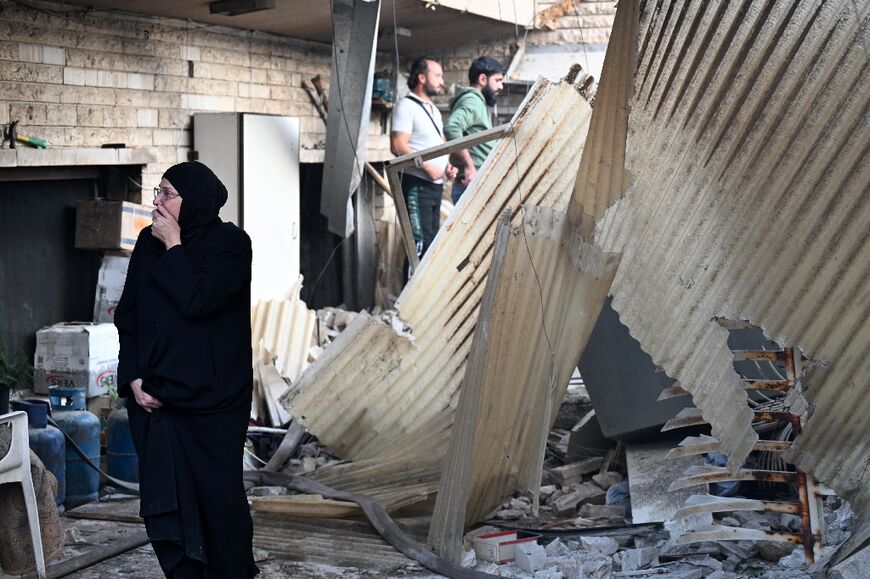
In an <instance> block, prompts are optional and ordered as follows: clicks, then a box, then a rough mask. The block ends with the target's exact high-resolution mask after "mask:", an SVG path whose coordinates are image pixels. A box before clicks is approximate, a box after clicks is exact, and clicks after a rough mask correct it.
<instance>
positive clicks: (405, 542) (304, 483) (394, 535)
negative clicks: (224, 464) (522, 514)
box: [244, 471, 495, 579]
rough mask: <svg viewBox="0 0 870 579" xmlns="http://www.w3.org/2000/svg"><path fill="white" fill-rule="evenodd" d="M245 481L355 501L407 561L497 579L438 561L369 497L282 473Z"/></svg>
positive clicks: (252, 475)
mask: <svg viewBox="0 0 870 579" xmlns="http://www.w3.org/2000/svg"><path fill="white" fill-rule="evenodd" d="M244 479H245V480H246V481H249V482H254V483H255V484H259V485H269V486H276V485H281V486H286V487H287V488H289V489H293V490H297V491H300V492H304V493H316V494H320V495H322V496H323V497H325V498H331V499H337V500H346V501H353V502H355V503H357V504H358V505H359V506H360V508H361V509H362V510H363V512H364V513H365V515H366V517H367V518H368V519H369V521H370V522H371V524H372V526H373V527H374V528H375V530H376V531H377V532H378V534H380V535H381V536H382V537H383V538H384V539H385V540H386V541H387V542H388V543H389V544H390V545H392V546H393V547H395V548H396V549H397V550H399V551H401V552H402V553H404V554H405V555H406V556H407V557H410V558H411V559H414V560H415V561H417V562H419V563H420V564H421V565H423V566H424V567H426V568H427V569H430V570H432V571H435V572H436V573H440V574H442V575H446V576H447V577H452V578H454V579H485V578H491V577H495V576H494V575H490V574H489V573H482V572H480V571H473V570H470V569H465V568H463V567H461V566H458V565H453V564H451V563H449V562H448V561H445V560H444V559H443V558H441V557H438V556H437V555H435V554H434V553H432V552H431V551H429V549H427V548H426V546H425V545H422V544H420V543H418V542H417V541H415V540H414V539H413V538H411V537H410V536H408V535H407V533H405V532H404V531H403V530H402V529H401V528H400V527H399V526H398V525H397V524H396V522H395V521H394V520H393V519H392V518H390V515H389V514H387V512H386V510H384V508H383V506H381V505H380V504H379V503H378V502H377V501H375V500H373V499H371V498H369V497H367V496H364V495H360V494H355V493H348V492H343V491H338V490H335V489H332V488H329V487H327V486H326V485H323V484H320V483H318V482H315V481H312V480H309V479H306V478H303V477H292V476H289V475H285V474H280V473H265V472H262V471H248V472H246V473H244Z"/></svg>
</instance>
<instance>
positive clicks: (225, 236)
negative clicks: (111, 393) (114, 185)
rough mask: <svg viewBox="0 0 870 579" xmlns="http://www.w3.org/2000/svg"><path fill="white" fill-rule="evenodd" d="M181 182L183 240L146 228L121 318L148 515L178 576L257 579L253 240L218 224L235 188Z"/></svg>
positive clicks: (152, 534)
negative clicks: (251, 469) (247, 458)
mask: <svg viewBox="0 0 870 579" xmlns="http://www.w3.org/2000/svg"><path fill="white" fill-rule="evenodd" d="M185 165H192V164H190V163H188V164H185ZM197 165H199V164H197ZM202 167H204V166H202ZM194 169H196V170H197V171H196V172H197V173H198V172H199V168H198V167H194ZM206 170H207V169H206ZM170 171H171V169H170ZM208 173H209V174H211V175H212V176H213V173H211V171H208ZM167 175H169V172H167ZM197 176H200V177H201V175H197ZM167 178H169V177H167ZM176 180H177V181H178V182H182V181H183V179H182V178H181V177H179V176H178V175H176ZM214 180H215V181H217V178H216V177H215V178H214ZM170 182H172V183H173V185H174V186H175V187H176V189H178V190H179V191H180V192H181V193H182V197H183V201H182V208H181V215H180V219H179V224H180V225H181V230H182V244H181V245H178V246H175V247H173V248H171V249H170V250H168V251H167V250H166V249H165V247H164V244H163V243H162V242H160V241H159V240H158V239H156V238H155V237H154V236H153V235H152V234H151V228H150V227H149V228H146V229H144V230H143V231H142V233H141V234H140V236H139V239H138V240H137V243H136V247H135V249H134V250H133V255H132V257H131V260H130V266H129V269H128V273H127V281H126V284H125V286H124V293H123V295H122V297H121V301H120V302H119V304H118V308H117V310H116V312H115V325H116V326H117V327H118V331H119V335H120V340H121V352H120V357H119V364H118V383H119V384H120V385H121V386H120V389H119V393H120V394H121V395H122V396H127V397H129V398H130V399H129V400H128V405H127V406H128V412H129V417H130V428H131V431H132V434H133V441H134V445H135V447H136V452H137V454H138V455H139V474H140V487H141V507H140V514H141V516H142V517H143V518H144V519H145V524H146V529H147V531H148V536H149V538H150V539H151V541H152V544H153V545H154V549H155V552H156V554H157V557H158V559H159V560H160V564H161V567H162V568H163V571H164V573H165V574H166V575H167V576H168V577H176V576H177V577H182V576H206V577H210V578H211V577H227V578H233V579H238V578H245V577H253V576H254V575H256V574H257V573H258V569H257V567H256V565H255V564H254V560H253V555H252V548H251V542H252V536H253V527H252V524H251V516H250V511H249V509H248V503H247V499H246V497H245V491H244V486H243V483H242V452H243V447H244V441H245V432H246V430H247V424H248V417H249V415H250V408H251V391H252V385H253V376H252V369H251V329H250V281H251V242H250V238H249V237H248V236H247V234H245V233H244V232H243V231H241V230H240V229H238V228H237V227H236V226H234V225H232V224H229V223H223V222H221V221H220V220H219V219H218V218H217V209H219V207H220V205H222V204H223V202H224V201H225V199H226V196H225V189H224V190H223V192H222V193H223V195H219V194H218V193H215V192H213V191H211V190H210V187H205V188H203V187H202V186H199V187H198V188H197V187H188V189H189V190H188V191H184V190H182V189H181V188H180V187H179V185H178V184H176V183H175V182H173V181H172V179H170ZM217 184H218V185H220V182H219V181H217ZM220 187H221V188H222V187H223V186H222V185H220ZM203 189H204V190H203ZM195 194H196V195H201V196H203V198H199V197H197V196H195ZM210 195H218V200H217V201H215V200H214V199H210V198H208V196H210ZM137 378H141V379H142V380H143V386H142V389H143V390H144V391H145V392H147V393H148V394H151V395H152V396H154V397H155V398H157V399H158V400H160V401H161V402H162V403H163V406H162V407H161V408H159V409H157V410H154V411H153V412H151V413H148V412H146V411H145V410H144V409H142V408H141V407H140V406H139V405H138V404H136V403H135V400H134V399H133V398H132V391H131V389H130V385H129V383H130V382H131V381H132V380H135V379H137ZM191 569H193V570H194V571H195V572H194V573H192V574H190V575H188V573H190V570H191Z"/></svg>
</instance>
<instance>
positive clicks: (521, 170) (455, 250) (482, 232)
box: [282, 80, 591, 463]
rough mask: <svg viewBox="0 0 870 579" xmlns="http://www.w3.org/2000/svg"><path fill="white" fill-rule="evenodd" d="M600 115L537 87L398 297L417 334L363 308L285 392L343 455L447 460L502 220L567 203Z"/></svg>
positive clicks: (578, 99)
mask: <svg viewBox="0 0 870 579" xmlns="http://www.w3.org/2000/svg"><path fill="white" fill-rule="evenodd" d="M590 113H591V109H590V107H589V105H588V104H587V103H586V101H585V99H583V97H582V96H581V95H580V94H579V92H578V89H577V87H575V86H574V85H572V84H570V83H567V82H563V83H548V82H546V81H543V80H542V81H540V82H539V83H537V84H536V85H535V86H534V87H533V88H532V90H531V91H530V93H529V95H528V96H527V98H526V100H525V101H524V103H523V105H522V106H521V107H520V110H519V111H518V112H517V114H516V116H515V118H514V121H513V126H514V129H513V133H512V135H510V136H509V137H507V138H504V139H502V140H501V141H500V142H499V143H498V144H497V145H496V147H495V148H494V149H493V151H492V153H491V154H490V157H489V159H488V160H487V162H486V163H485V164H484V165H483V167H481V169H480V171H479V172H478V174H477V177H476V178H475V180H474V181H473V183H472V185H471V187H470V188H469V190H468V191H467V192H466V194H465V195H463V197H462V200H461V201H460V203H459V205H458V206H457V208H456V209H455V210H454V212H453V213H452V214H451V215H450V218H449V219H448V220H447V222H446V223H445V224H444V226H443V227H442V229H441V231H440V233H439V234H438V236H437V237H436V239H435V241H434V243H433V245H432V247H430V249H429V251H428V253H427V254H426V256H425V257H424V259H423V261H422V263H421V265H420V268H419V269H418V270H417V271H416V273H415V275H414V277H413V278H412V279H411V281H410V283H409V284H408V285H407V286H406V287H405V289H404V290H403V292H402V294H401V295H400V296H399V301H398V304H397V308H398V310H399V313H400V315H401V318H402V319H403V320H405V321H406V323H407V324H408V325H409V326H410V328H411V332H412V334H413V336H403V335H399V334H397V333H396V332H395V331H394V330H393V329H392V328H391V327H389V326H387V325H386V324H384V323H382V322H380V321H377V320H373V319H371V318H370V317H368V316H362V315H361V316H360V317H358V318H357V320H355V321H354V323H353V324H351V325H350V326H349V327H348V328H347V329H346V330H345V331H344V332H343V333H342V334H341V335H340V336H339V338H338V339H337V340H336V342H334V343H333V344H332V345H331V346H330V347H329V348H327V350H326V351H325V352H324V354H323V355H321V356H320V357H319V358H318V359H317V361H316V362H315V363H314V364H313V365H312V366H311V367H310V368H309V369H308V370H307V371H306V372H305V373H304V374H303V376H302V378H301V379H300V381H299V384H298V387H297V388H294V390H293V392H292V394H291V395H290V396H286V397H285V398H283V399H282V403H283V404H284V405H285V407H287V408H288V409H290V410H291V412H292V413H293V414H294V416H296V417H297V418H299V419H300V420H301V422H302V423H303V424H304V425H305V426H307V427H308V428H309V429H310V430H311V431H312V432H313V433H314V434H316V435H317V436H318V437H320V438H321V440H323V441H324V442H325V443H326V444H327V445H329V446H330V448H332V449H333V450H334V451H335V452H336V453H337V454H338V455H339V456H342V457H343V458H352V459H354V460H362V459H366V458H372V457H394V456H397V455H400V454H402V453H404V452H406V451H407V450H408V449H409V448H413V449H416V450H417V451H419V452H422V453H424V454H425V455H426V456H427V457H428V458H429V459H430V460H432V461H435V462H436V463H437V462H438V461H440V459H441V458H442V457H443V456H444V453H445V452H446V449H447V442H448V436H449V431H450V426H451V425H452V422H453V414H454V410H455V407H456V403H457V399H458V390H459V385H460V382H461V380H462V376H463V374H464V369H465V363H466V358H467V357H468V352H469V349H470V347H471V334H472V332H473V331H474V325H475V323H476V321H477V312H478V309H479V305H480V299H481V295H482V293H483V288H484V282H485V280H486V274H487V272H488V270H489V264H490V259H491V252H492V244H493V239H494V232H495V226H496V220H497V218H498V216H499V214H500V213H501V212H502V211H503V210H504V209H505V208H508V207H510V208H511V209H512V215H513V217H512V220H513V222H514V223H516V224H519V223H520V219H521V217H520V215H519V212H518V210H519V206H520V204H522V203H528V204H531V205H541V206H548V207H554V208H556V209H559V210H562V211H564V209H565V208H566V205H567V202H568V199H569V197H570V193H571V187H572V185H573V182H574V178H575V175H576V171H575V170H574V168H575V167H577V166H578V164H579V160H580V154H581V152H582V150H583V142H584V139H585V136H586V131H587V129H588V124H589V119H590Z"/></svg>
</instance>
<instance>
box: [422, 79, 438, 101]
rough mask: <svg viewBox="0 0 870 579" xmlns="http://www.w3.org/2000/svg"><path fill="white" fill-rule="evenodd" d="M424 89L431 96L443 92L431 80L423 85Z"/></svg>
mask: <svg viewBox="0 0 870 579" xmlns="http://www.w3.org/2000/svg"><path fill="white" fill-rule="evenodd" d="M423 90H424V91H425V92H426V94H427V95H428V96H430V97H433V96H436V95H438V94H441V93H440V91H439V90H438V87H436V86H435V85H433V84H432V83H430V82H427V83H426V84H424V85H423Z"/></svg>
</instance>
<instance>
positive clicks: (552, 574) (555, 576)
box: [535, 568, 562, 579]
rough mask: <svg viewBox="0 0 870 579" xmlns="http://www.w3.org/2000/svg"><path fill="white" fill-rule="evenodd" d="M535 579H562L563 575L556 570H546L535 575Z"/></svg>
mask: <svg viewBox="0 0 870 579" xmlns="http://www.w3.org/2000/svg"><path fill="white" fill-rule="evenodd" d="M535 579H562V573H561V571H559V570H558V569H556V568H553V569H544V570H543V571H538V572H537V573H535Z"/></svg>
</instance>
